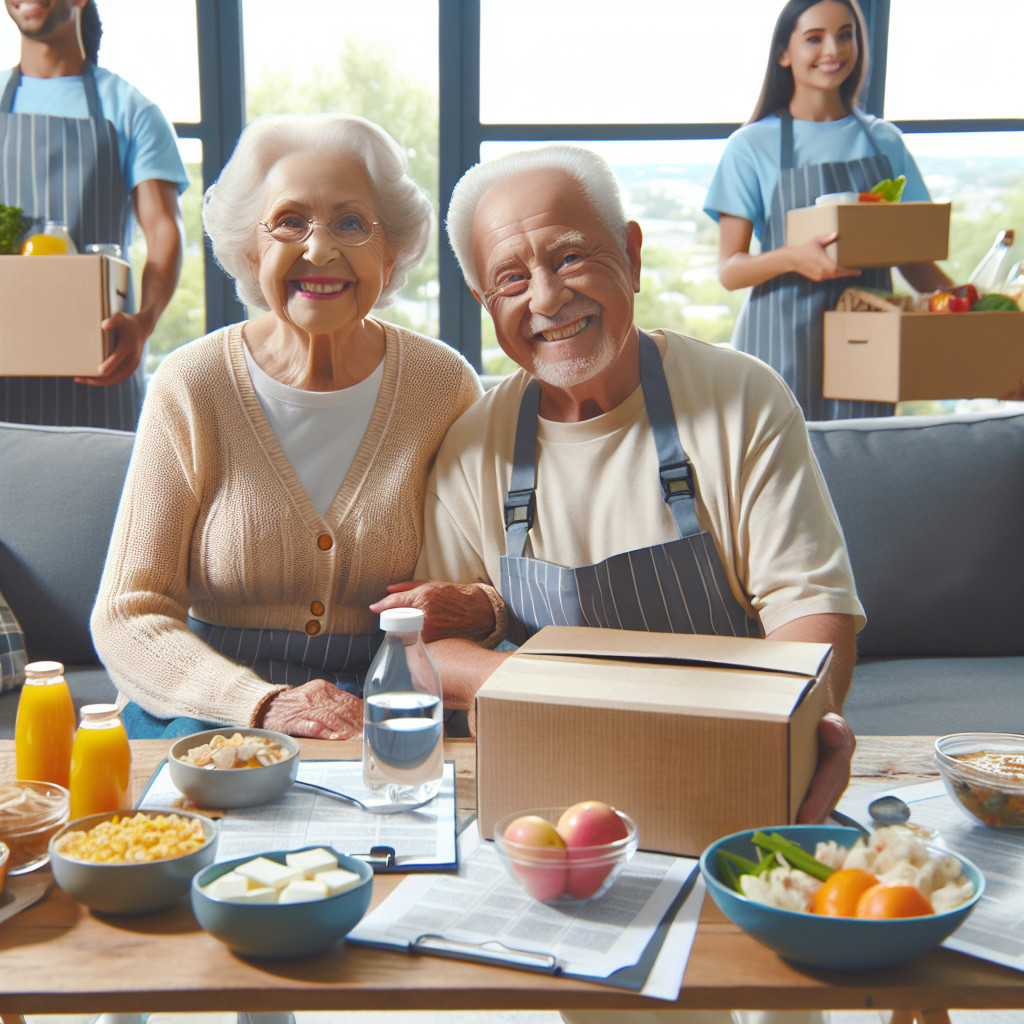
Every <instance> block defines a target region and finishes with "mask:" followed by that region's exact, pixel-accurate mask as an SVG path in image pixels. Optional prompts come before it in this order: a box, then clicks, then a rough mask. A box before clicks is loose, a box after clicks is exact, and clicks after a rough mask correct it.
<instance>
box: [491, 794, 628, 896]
mask: <svg viewBox="0 0 1024 1024" xmlns="http://www.w3.org/2000/svg"><path fill="white" fill-rule="evenodd" d="M565 810H566V808H564V807H540V808H536V809H533V810H526V811H516V812H515V813H513V814H506V815H505V817H503V818H501V819H500V820H499V821H498V822H497V823H496V824H495V826H494V845H495V847H496V849H497V851H498V853H499V855H500V856H501V859H502V861H503V862H504V864H505V867H506V868H507V869H508V872H509V875H510V876H511V877H512V878H513V879H515V880H516V882H518V883H519V885H521V886H522V888H523V889H525V890H526V893H527V894H528V895H529V896H532V897H533V898H534V899H535V900H540V901H541V902H543V903H552V904H574V903H583V902H586V901H587V900H597V899H600V898H601V897H602V896H603V895H604V894H605V893H606V892H607V891H608V890H609V889H610V888H611V887H612V885H613V884H614V882H615V879H616V878H617V877H618V875H619V873H620V872H621V871H622V869H623V868H624V867H625V866H626V863H627V862H628V861H629V859H630V858H631V857H632V856H633V854H634V853H636V850H637V828H636V822H635V821H633V819H632V818H631V817H630V816H629V815H628V814H625V813H624V812H622V811H620V810H615V814H616V815H617V816H618V817H619V819H620V820H621V822H622V824H623V825H625V828H626V835H625V837H624V838H622V839H617V840H614V841H612V842H608V843H603V844H598V845H594V846H569V847H564V846H543V845H527V844H525V843H521V842H512V841H510V840H509V839H507V838H506V836H505V832H506V830H507V828H508V826H509V825H511V824H512V823H513V822H514V821H516V820H517V819H519V818H531V819H533V818H537V819H542V822H539V823H536V828H537V829H539V830H540V831H541V832H544V831H545V830H544V827H543V826H544V823H546V824H548V825H550V826H551V831H553V830H554V825H555V823H556V822H557V821H558V820H559V818H560V817H561V816H562V813H563V812H564V811H565ZM538 840H539V841H540V836H538Z"/></svg>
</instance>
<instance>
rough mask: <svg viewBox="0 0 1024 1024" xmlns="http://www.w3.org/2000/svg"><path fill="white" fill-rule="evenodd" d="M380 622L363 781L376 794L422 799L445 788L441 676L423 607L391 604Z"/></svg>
mask: <svg viewBox="0 0 1024 1024" xmlns="http://www.w3.org/2000/svg"><path fill="white" fill-rule="evenodd" d="M380 625H381V629H383V630H384V631H385V634H386V635H385V637H384V642H383V643H382V644H381V646H380V650H378V651H377V654H376V656H375V657H374V659H373V661H372V662H371V664H370V668H369V671H368V672H367V676H366V683H365V684H364V686H363V781H364V782H365V783H366V785H367V787H368V788H369V789H370V791H371V792H372V793H373V794H374V795H375V796H378V797H382V798H384V799H386V800H389V801H391V802H392V803H409V804H413V803H415V804H418V803H422V802H423V801H425V800H429V799H430V798H431V797H433V796H435V795H436V794H437V791H438V790H439V789H440V788H441V774H442V772H443V770H444V753H443V747H442V742H441V732H442V727H443V715H444V701H443V698H442V692H441V677H440V676H439V675H438V672H437V666H436V665H435V664H434V660H433V659H432V658H431V657H430V654H429V652H428V651H427V649H426V647H425V646H424V644H423V639H422V637H421V636H420V630H422V628H423V612H422V611H420V610H419V609H418V608H392V609H390V610H389V611H386V612H383V613H382V614H381V617H380Z"/></svg>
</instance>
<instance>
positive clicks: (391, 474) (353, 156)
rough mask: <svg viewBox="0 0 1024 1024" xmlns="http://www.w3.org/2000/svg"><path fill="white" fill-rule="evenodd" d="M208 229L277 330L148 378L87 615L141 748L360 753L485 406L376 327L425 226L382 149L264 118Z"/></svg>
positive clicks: (222, 184)
mask: <svg viewBox="0 0 1024 1024" xmlns="http://www.w3.org/2000/svg"><path fill="white" fill-rule="evenodd" d="M203 219H204V225H205V227H206V231H207V233H208V234H209V236H210V240H211V242H212V245H213V252H214V255H215V256H216V258H217V260H218V262H219V263H220V265H221V266H222V267H223V268H224V269H225V270H226V271H227V273H228V274H230V275H231V276H232V277H234V278H235V279H236V281H237V290H238V295H239V298H240V299H241V300H242V301H243V302H244V303H246V304H247V305H249V306H256V307H259V308H260V309H263V310H266V311H267V312H265V313H263V315H261V316H257V317H255V318H254V319H251V320H246V321H244V322H243V323H239V324H234V325H233V326H230V327H225V328H223V329H221V330H218V331H215V332H213V333H212V334H209V335H207V336H206V337H204V338H200V339H198V340H196V341H193V342H191V343H190V344H188V345H185V346H183V347H182V348H180V349H178V350H177V351H175V352H173V353H172V354H171V355H169V356H168V357H167V358H166V359H165V360H164V362H163V364H162V365H161V366H160V368H159V369H158V370H157V372H156V373H155V374H154V376H153V379H152V382H151V383H150V385H149V389H148V394H147V397H146V401H145V404H144V408H143V412H142V417H141V421H140V424H139V430H138V437H137V441H136V445H135V451H134V455H133V458H132V462H131V466H130V467H129V470H128V476H127V480H126V482H125V489H124V493H123V495H122V498H121V505H120V509H119V511H118V516H117V520H116V522H115V525H114V531H113V536H112V539H111V544H110V550H109V552H108V555H107V562H106V567H105V570H104V573H103V579H102V581H101V584H100V590H99V594H98V596H97V600H96V606H95V608H94V610H93V616H92V630H93V638H94V642H95V645H96V649H97V651H98V652H99V655H100V657H101V659H102V660H103V662H104V664H105V665H106V666H107V668H108V670H109V672H110V675H111V677H112V678H113V679H114V681H115V682H116V684H117V686H118V689H119V691H120V703H121V705H122V706H123V717H124V720H125V724H126V727H127V729H128V732H129V735H132V736H136V737H141V736H160V735H168V736H169V735H181V734H183V733H187V732H192V731H195V730H196V729H197V728H205V727H208V726H207V723H216V724H222V723H227V724H232V725H256V726H264V727H266V728H269V729H277V730H279V731H282V732H287V733H290V734H292V735H297V736H319V737H326V738H333V739H343V738H347V737H349V736H351V735H353V734H355V733H356V732H357V731H359V730H361V728H362V706H361V702H360V700H359V697H358V694H359V692H360V686H361V682H362V678H363V676H364V674H365V671H366V668H367V667H368V665H369V662H370V659H371V658H372V656H373V654H374V652H375V649H376V646H377V644H378V643H379V636H380V634H379V631H378V630H377V625H376V617H375V616H374V615H373V614H371V612H370V611H369V608H368V605H369V604H370V603H371V602H372V601H373V600H375V599H376V598H378V597H380V595H381V594H383V593H384V592H385V590H386V587H387V585H388V584H389V583H393V582H395V581H398V580H404V579H408V578H409V577H410V576H411V574H412V570H413V567H414V565H415V564H416V556H417V553H418V551H419V547H420V536H421V520H422V509H423V496H424V487H425V484H426V479H427V474H428V471H429V469H430V466H431V463H432V461H433V458H434V454H435V452H436V450H437V447H438V445H439V444H440V442H441V439H442V438H443V437H444V434H445V431H446V430H447V428H448V425H449V424H450V423H451V422H452V421H453V420H455V419H456V418H457V417H458V415H459V414H460V413H461V412H463V411H464V410H465V409H466V408H467V407H468V406H469V405H470V404H472V403H473V402H474V401H475V400H476V399H477V398H478V397H479V395H480V385H479V382H478V380H477V377H476V374H475V373H474V371H473V369H472V368H471V367H470V365H469V364H468V363H467V362H466V361H465V360H464V359H463V358H462V357H461V356H459V355H458V354H457V353H456V352H455V351H453V350H452V349H451V348H449V347H448V346H446V345H444V344H442V343H440V342H438V341H433V340H431V339H429V338H425V337H422V336H420V335H418V334H414V333H413V332H411V331H408V330H405V329H404V328H401V327H397V326H395V325H394V324H390V323H387V322H386V321H384V320H380V319H377V318H375V317H373V316H371V315H370V313H371V310H373V308H374V307H376V306H382V305H385V304H386V303H387V302H388V301H389V300H390V299H391V297H392V296H393V294H394V293H395V292H396V291H397V290H398V289H399V288H400V287H401V285H402V283H403V282H404V280H405V277H406V274H407V273H408V271H409V269H410V268H411V267H412V266H414V265H415V264H416V263H417V262H418V261H419V259H420V257H421V256H422V254H423V251H424V248H425V246H426V244H427V239H428V236H429V234H430V227H431V206H430V203H429V201H428V199H427V198H426V196H425V195H424V194H423V192H422V190H421V189H420V188H419V187H418V186H417V185H416V184H415V183H414V182H413V181H412V179H411V178H410V177H409V174H408V167H407V161H406V159H405V156H404V154H403V152H402V150H401V149H400V148H399V147H398V146H397V145H396V143H395V142H394V140H393V139H392V138H391V137H390V136H388V135H387V134H386V133H385V132H384V131H383V130H382V129H380V128H379V127H377V126H376V125H373V124H371V123H370V122H368V121H365V120H363V119H361V118H358V117H352V116H341V115H318V116H293V115H283V116H274V117H267V118H263V119H260V120H257V121H255V122H254V123H253V124H251V125H250V126H249V127H248V128H247V129H246V130H245V131H244V132H243V134H242V136H241V138H240V139H239V142H238V146H237V148H236V149H235V152H234V154H233V155H232V157H231V159H230V160H229V161H228V163H227V166H226V167H225V168H224V170H223V172H222V174H221V176H220V179H219V180H218V181H217V182H216V184H214V185H212V186H211V187H210V189H209V190H208V192H207V194H206V198H205V205H204V210H203Z"/></svg>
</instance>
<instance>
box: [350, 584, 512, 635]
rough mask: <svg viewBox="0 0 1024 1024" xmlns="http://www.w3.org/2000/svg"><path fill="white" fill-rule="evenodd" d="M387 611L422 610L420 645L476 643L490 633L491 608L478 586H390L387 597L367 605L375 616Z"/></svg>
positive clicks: (492, 620) (483, 591)
mask: <svg viewBox="0 0 1024 1024" xmlns="http://www.w3.org/2000/svg"><path fill="white" fill-rule="evenodd" d="M388 608H420V609H422V611H423V615H424V622H423V633H422V636H423V642H424V643H431V642H432V641H434V640H443V639H446V638H454V639H459V640H476V641H480V640H485V639H486V638H487V637H488V636H490V635H491V633H493V632H494V626H495V621H494V608H493V606H492V605H491V601H490V598H488V596H487V593H486V591H485V590H484V589H483V585H482V584H479V583H445V582H443V581H440V580H428V581H423V580H407V581H406V582H404V583H392V584H391V585H390V586H389V587H388V596H387V597H382V598H381V599H380V600H379V601H375V602H374V603H373V604H371V605H370V611H371V612H373V614H374V615H379V614H380V613H381V612H383V611H386V610H387V609H388Z"/></svg>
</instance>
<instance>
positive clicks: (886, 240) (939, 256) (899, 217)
mask: <svg viewBox="0 0 1024 1024" xmlns="http://www.w3.org/2000/svg"><path fill="white" fill-rule="evenodd" d="M833 231H838V232H839V237H838V239H837V240H836V241H835V242H833V243H832V244H831V245H829V246H828V247H827V248H826V250H825V251H826V252H827V253H828V254H829V256H830V257H831V258H832V259H834V260H835V261H836V263H838V264H839V265H840V266H843V267H898V266H900V265H901V264H904V263H924V262H928V261H931V260H944V259H945V258H946V257H947V256H948V255H949V203H838V204H830V205H827V206H802V207H800V208H798V209H795V210H790V211H789V212H788V213H787V214H786V244H787V245H802V244H803V243H804V242H809V241H810V240H811V239H812V238H815V237H817V236H818V235H828V234H831V233H832V232H833Z"/></svg>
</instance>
